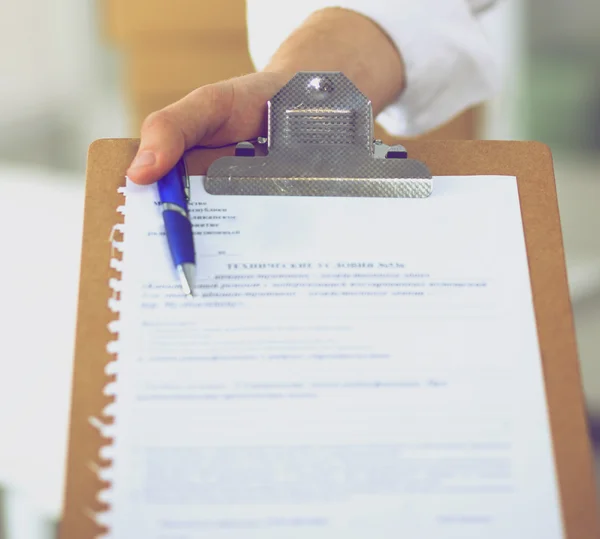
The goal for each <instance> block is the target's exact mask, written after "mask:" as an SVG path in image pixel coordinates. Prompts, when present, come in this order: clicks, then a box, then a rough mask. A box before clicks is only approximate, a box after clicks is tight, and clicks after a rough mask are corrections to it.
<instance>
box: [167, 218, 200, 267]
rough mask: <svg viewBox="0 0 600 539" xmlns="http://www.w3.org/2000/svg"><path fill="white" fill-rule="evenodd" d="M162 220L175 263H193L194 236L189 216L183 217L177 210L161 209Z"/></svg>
mask: <svg viewBox="0 0 600 539" xmlns="http://www.w3.org/2000/svg"><path fill="white" fill-rule="evenodd" d="M163 220H164V223H165V232H166V233H167V241H168V244H169V249H170V251H171V256H172V258H173V262H174V263H175V265H176V266H178V265H180V264H194V263H195V259H196V257H195V252H194V236H193V233H192V224H191V223H190V220H189V217H185V216H184V215H183V214H181V213H180V212H179V211H175V210H169V209H163Z"/></svg>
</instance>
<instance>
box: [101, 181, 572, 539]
mask: <svg viewBox="0 0 600 539" xmlns="http://www.w3.org/2000/svg"><path fill="white" fill-rule="evenodd" d="M191 187H192V197H193V198H192V201H191V204H190V213H191V216H192V218H193V225H194V231H195V238H196V241H197V244H196V249H197V253H198V259H197V260H198V275H197V288H196V293H197V296H196V297H195V298H193V299H190V298H186V297H184V295H183V293H182V292H181V290H180V287H179V285H178V284H177V278H176V275H175V272H174V270H173V268H172V266H171V261H170V259H169V255H168V250H167V246H166V240H165V237H164V235H163V232H162V230H163V229H162V222H161V217H160V212H159V208H158V206H157V201H156V198H157V197H156V190H155V188H154V187H147V188H142V187H138V186H135V185H133V184H129V185H128V187H127V197H126V205H125V240H124V243H123V244H122V245H121V249H122V250H123V261H122V263H121V269H122V270H123V273H122V281H121V282H120V283H118V284H119V288H120V289H121V293H122V296H121V298H122V299H121V301H120V303H119V309H120V322H119V337H118V341H117V343H116V346H117V348H118V351H119V356H118V361H117V362H116V363H115V364H114V365H113V369H114V370H115V371H116V372H117V382H116V384H114V387H113V388H112V389H113V390H114V392H115V394H116V404H115V405H114V406H113V410H112V411H113V412H114V413H115V416H116V422H115V427H114V433H113V434H114V435H115V443H114V445H113V446H112V447H111V448H110V449H109V456H110V457H111V458H113V459H114V466H113V467H112V468H111V470H109V472H108V476H109V477H110V479H111V480H112V482H113V486H112V488H111V489H110V491H108V492H106V493H105V495H106V497H107V499H108V500H109V501H110V503H111V504H112V511H110V512H109V513H107V514H105V515H100V516H99V519H100V520H102V521H104V522H106V523H107V524H108V525H109V527H110V529H111V532H110V535H109V536H110V537H113V538H117V539H121V538H127V539H130V538H132V537H144V538H148V539H151V538H156V539H158V538H161V539H166V538H178V539H187V538H189V539H192V538H193V539H196V538H204V537H208V538H211V539H213V538H214V539H220V538H242V537H243V538H244V539H254V538H260V539H269V538H282V537H285V538H290V539H293V538H327V539H330V538H333V537H343V538H344V539H355V538H356V539H358V538H365V537H369V538H371V537H377V538H381V539H384V538H397V537H410V538H412V539H415V538H432V537H435V538H436V539H446V538H447V539H450V538H461V539H467V538H481V537H485V538H486V539H500V538H502V539H505V538H507V537H528V538H540V539H542V538H543V539H555V538H556V539H557V538H560V537H563V536H562V524H561V515H560V504H559V500H558V490H557V480H556V475H555V471H554V463H553V456H552V448H551V437H550V432H549V424H548V413H547V408H546V400H545V393H544V384H543V374H542V368H541V361H540V352H539V349H538V344H537V335H536V327H535V320H534V313H533V306H532V298H531V290H530V284H529V274H528V267H527V258H526V251H525V244H524V237H523V230H522V221H521V215H520V209H519V200H518V194H517V184H516V179H515V178H513V177H438V178H435V183H434V194H433V195H432V197H431V198H428V199H353V198H348V199H342V198H315V197H303V198H298V197H226V196H210V195H207V194H206V193H205V192H204V190H203V187H202V181H201V178H192V184H191Z"/></svg>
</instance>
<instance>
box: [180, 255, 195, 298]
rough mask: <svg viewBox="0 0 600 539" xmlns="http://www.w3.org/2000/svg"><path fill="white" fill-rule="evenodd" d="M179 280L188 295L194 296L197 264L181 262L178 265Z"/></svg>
mask: <svg viewBox="0 0 600 539" xmlns="http://www.w3.org/2000/svg"><path fill="white" fill-rule="evenodd" d="M177 273H178V274H179V281H180V282H181V286H182V288H183V291H184V293H185V294H186V296H189V297H193V296H194V276H195V275H196V266H195V264H189V263H188V264H179V265H178V266H177Z"/></svg>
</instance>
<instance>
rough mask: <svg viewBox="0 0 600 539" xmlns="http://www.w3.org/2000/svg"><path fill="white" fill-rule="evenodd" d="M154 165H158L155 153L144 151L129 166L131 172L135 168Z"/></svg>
mask: <svg viewBox="0 0 600 539" xmlns="http://www.w3.org/2000/svg"><path fill="white" fill-rule="evenodd" d="M154 163H156V156H155V155H154V152H149V151H147V150H144V151H142V152H140V153H138V154H137V155H136V156H135V159H134V160H133V162H132V163H131V165H130V166H129V170H132V169H134V168H141V167H149V166H150V165H153V164H154Z"/></svg>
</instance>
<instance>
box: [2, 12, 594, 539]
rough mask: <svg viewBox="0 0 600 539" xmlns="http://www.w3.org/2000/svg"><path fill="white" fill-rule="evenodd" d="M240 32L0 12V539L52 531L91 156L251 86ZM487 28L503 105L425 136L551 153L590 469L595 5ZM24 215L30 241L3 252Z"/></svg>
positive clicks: (207, 22)
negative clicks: (212, 90) (161, 113)
mask: <svg viewBox="0 0 600 539" xmlns="http://www.w3.org/2000/svg"><path fill="white" fill-rule="evenodd" d="M225 5H226V7H225ZM167 6H168V7H167ZM244 20H245V15H244V2H243V1H241V0H228V2H225V3H215V2H208V1H206V0H171V1H170V2H168V3H165V2H161V1H160V0H96V1H93V2H92V1H82V0H8V1H7V2H3V3H2V4H0V25H1V31H0V73H1V75H0V77H1V84H0V200H1V201H2V202H4V204H3V211H2V213H0V227H1V230H2V233H1V234H0V246H1V250H0V253H2V255H0V256H3V257H4V263H3V264H2V265H1V266H0V290H2V295H1V296H0V297H1V298H2V300H1V303H0V322H1V324H0V328H2V329H1V330H0V331H1V333H0V334H1V335H2V339H1V340H0V345H1V346H2V348H1V349H0V538H1V539H22V538H30V539H42V538H43V539H46V538H50V537H53V536H54V535H55V531H56V523H57V521H58V520H59V518H60V509H61V502H62V500H61V498H62V490H63V485H64V461H65V451H66V444H67V427H68V412H69V401H70V389H71V386H70V384H71V368H72V349H73V336H74V324H75V308H76V300H77V286H78V282H77V281H78V274H79V249H80V241H81V231H82V223H81V219H82V214H83V191H84V175H85V162H86V152H87V147H88V145H89V144H90V142H91V141H92V140H94V139H97V138H102V137H127V136H137V134H138V129H139V125H140V123H141V121H142V119H143V118H144V117H145V116H146V114H148V113H149V112H151V111H153V110H155V109H158V108H161V107H162V106H164V105H166V104H168V103H170V102H172V101H175V100H176V99H179V98H180V97H182V96H183V95H184V94H186V93H187V92H188V91H190V90H192V89H193V88H195V87H197V86H200V85H202V84H206V83H209V82H212V81H214V80H218V79H222V78H224V77H230V76H233V75H237V74H241V73H244V72H247V71H249V70H252V65H251V62H250V60H249V58H248V53H247V49H246V34H245V27H244ZM486 24H487V30H488V32H489V33H490V36H491V37H492V39H494V41H495V42H496V44H497V46H498V47H499V49H500V50H501V52H502V58H503V63H504V66H505V71H506V74H507V77H506V84H505V87H504V89H503V91H502V92H501V94H500V95H498V96H497V98H496V99H494V100H493V101H492V102H490V103H486V104H485V106H483V107H480V108H478V109H476V110H472V111H467V112H466V113H465V114H463V115H461V117H459V118H457V119H456V120H454V121H453V122H451V123H450V124H449V125H447V126H444V127H443V128H441V129H440V130H438V131H436V132H435V133H431V134H428V135H427V136H428V137H430V138H483V139H518V140H524V139H534V140H539V141H542V142H545V143H547V144H549V145H550V146H551V148H552V150H553V154H554V159H555V167H556V175H557V182H558V191H559V204H560V211H561V219H562V225H563V233H564V240H565V246H566V252H567V263H568V272H569V282H570V289H571V294H572V298H573V306H574V313H575V320H576V330H577V338H578V342H579V350H580V361H581V369H582V372H583V380H584V386H585V395H586V399H587V404H588V409H589V415H590V425H591V432H592V436H593V438H595V442H596V445H597V448H598V449H597V451H598V453H600V233H599V232H600V3H599V2H598V1H597V0H504V1H503V2H502V3H501V5H500V7H499V8H498V11H497V16H496V17H490V18H489V20H486ZM266 31H268V29H266ZM380 134H381V133H380ZM17 201H18V204H17ZM6 202H8V204H7V203H6ZM23 213H25V214H27V215H28V216H29V217H30V219H31V222H32V223H33V226H32V227H31V228H30V229H27V230H26V231H25V232H23V231H22V230H19V233H18V234H11V233H10V232H9V231H10V228H9V226H10V225H11V224H12V223H14V218H15V216H16V215H22V214H23ZM23 234H25V236H24V235H23ZM27 242H31V244H32V245H35V255H34V253H33V252H30V253H27V251H28V249H27V248H26V245H27ZM8 253H13V254H14V253H18V254H19V265H18V266H16V265H14V264H12V263H11V265H10V266H9V265H8V264H7V263H6V260H7V254H8Z"/></svg>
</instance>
